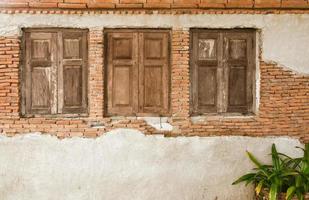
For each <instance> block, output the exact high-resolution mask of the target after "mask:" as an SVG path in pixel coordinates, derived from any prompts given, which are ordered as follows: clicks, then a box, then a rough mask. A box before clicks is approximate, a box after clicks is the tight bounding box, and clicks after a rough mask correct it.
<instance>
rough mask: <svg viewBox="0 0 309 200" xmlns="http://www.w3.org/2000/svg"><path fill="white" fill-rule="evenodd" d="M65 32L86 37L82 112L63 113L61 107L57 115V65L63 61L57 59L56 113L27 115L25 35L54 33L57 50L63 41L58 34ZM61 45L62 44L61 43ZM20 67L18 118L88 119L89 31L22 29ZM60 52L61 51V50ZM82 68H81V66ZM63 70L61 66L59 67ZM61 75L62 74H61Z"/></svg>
mask: <svg viewBox="0 0 309 200" xmlns="http://www.w3.org/2000/svg"><path fill="white" fill-rule="evenodd" d="M66 31H69V32H78V33H83V34H85V35H86V37H85V39H86V41H85V43H86V44H85V48H86V49H85V50H84V51H85V55H84V56H85V57H84V59H83V61H82V62H83V63H84V65H85V66H84V68H85V69H83V70H84V71H82V76H84V78H83V81H84V83H83V84H84V86H82V87H84V89H83V90H84V92H85V94H84V95H85V97H84V98H85V99H84V101H85V102H84V103H85V104H84V106H85V107H84V108H83V110H82V112H75V113H74V112H71V113H68V112H63V108H64V107H62V109H61V110H62V113H58V106H59V98H58V94H59V91H58V88H59V86H60V85H59V83H58V81H59V73H58V71H59V69H60V67H59V65H60V63H62V62H63V60H60V59H58V60H57V63H56V68H57V69H56V70H57V75H56V80H57V83H56V87H57V89H56V95H57V101H56V102H55V103H56V107H57V113H42V114H40V113H27V105H26V90H27V88H26V77H27V73H26V66H27V63H26V62H27V58H26V56H27V55H26V51H27V50H26V34H27V33H33V32H34V33H55V34H57V38H56V40H57V41H56V44H55V45H56V46H57V48H59V47H58V45H59V40H63V36H62V37H61V38H59V37H58V34H59V33H60V32H61V35H63V33H65V32H66ZM61 44H62V43H61ZM21 50H22V51H21V67H20V74H21V78H20V81H21V82H20V83H21V84H20V89H21V97H20V99H21V101H20V105H21V109H20V116H21V117H24V118H32V117H44V118H58V117H59V118H72V117H74V118H79V117H88V116H89V98H88V95H89V88H88V81H89V79H88V74H89V29H87V28H65V27H63V28H62V27H34V28H32V27H29V28H22V43H21ZM61 51H62V50H61ZM82 67H83V66H82ZM61 68H63V66H62V67H61ZM62 73H63V72H62ZM61 85H64V82H62V83H61ZM82 98H83V97H82Z"/></svg>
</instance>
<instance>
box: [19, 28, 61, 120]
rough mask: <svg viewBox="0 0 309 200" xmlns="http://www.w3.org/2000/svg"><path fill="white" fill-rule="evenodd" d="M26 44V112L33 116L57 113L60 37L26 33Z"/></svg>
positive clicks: (48, 34) (50, 34)
mask: <svg viewBox="0 0 309 200" xmlns="http://www.w3.org/2000/svg"><path fill="white" fill-rule="evenodd" d="M25 41H26V46H25V48H26V49H27V51H26V55H25V56H26V62H25V70H24V77H23V80H24V87H23V89H24V93H25V95H24V97H25V98H24V102H25V103H24V104H25V105H24V106H25V109H23V110H24V112H25V113H32V114H54V113H56V112H57V107H56V104H55V103H56V101H57V99H56V98H57V87H56V84H57V79H56V78H57V53H56V52H57V46H56V44H57V35H56V34H55V33H48V32H40V33H32V32H26V33H25Z"/></svg>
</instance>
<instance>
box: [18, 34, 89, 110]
mask: <svg viewBox="0 0 309 200" xmlns="http://www.w3.org/2000/svg"><path fill="white" fill-rule="evenodd" d="M24 52H25V62H24V64H25V68H24V69H23V84H22V114H24V115H33V114H52V115H54V114H71V113H72V114H74V113H84V112H86V109H87V62H88V61H87V31H86V30H79V29H53V28H52V29H25V46H24Z"/></svg>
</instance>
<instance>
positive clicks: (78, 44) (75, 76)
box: [58, 30, 88, 113]
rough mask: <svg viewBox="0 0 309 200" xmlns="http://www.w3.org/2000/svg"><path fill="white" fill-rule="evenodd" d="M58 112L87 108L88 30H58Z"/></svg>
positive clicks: (81, 110)
mask: <svg viewBox="0 0 309 200" xmlns="http://www.w3.org/2000/svg"><path fill="white" fill-rule="evenodd" d="M58 45H59V67H58V113H82V112H86V109H87V70H88V69H87V63H88V60H87V52H88V48H87V31H86V30H63V31H59V32H58Z"/></svg>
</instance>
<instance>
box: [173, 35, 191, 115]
mask: <svg viewBox="0 0 309 200" xmlns="http://www.w3.org/2000/svg"><path fill="white" fill-rule="evenodd" d="M189 40H190V32H189V30H181V29H180V30H173V34H172V60H173V62H172V71H171V74H172V75H171V79H172V82H171V85H172V91H171V107H172V113H173V116H174V117H188V116H189V106H190V105H189V67H188V66H189Z"/></svg>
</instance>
